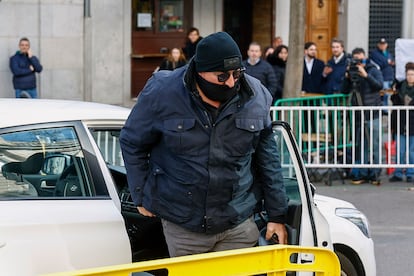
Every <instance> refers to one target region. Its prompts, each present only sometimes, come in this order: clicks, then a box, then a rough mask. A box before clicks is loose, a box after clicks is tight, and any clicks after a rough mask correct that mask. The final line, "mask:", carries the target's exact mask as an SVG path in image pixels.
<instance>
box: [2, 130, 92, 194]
mask: <svg viewBox="0 0 414 276" xmlns="http://www.w3.org/2000/svg"><path fill="white" fill-rule="evenodd" d="M0 167H1V175H0V200H5V199H23V198H31V197H36V198H39V197H59V198H66V197H88V196H92V195H93V194H94V193H93V187H92V181H91V179H90V177H88V175H89V174H88V169H87V164H86V162H85V158H84V155H83V152H82V148H81V145H80V143H79V139H78V137H77V135H76V132H75V130H74V129H73V128H72V127H56V128H43V129H32V130H25V131H18V132H12V133H5V134H0Z"/></svg>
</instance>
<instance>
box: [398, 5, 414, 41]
mask: <svg viewBox="0 0 414 276" xmlns="http://www.w3.org/2000/svg"><path fill="white" fill-rule="evenodd" d="M413 14H414V1H412V0H404V8H403V29H402V32H401V33H402V37H403V38H414V16H413Z"/></svg>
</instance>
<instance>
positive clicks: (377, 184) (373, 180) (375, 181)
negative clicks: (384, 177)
mask: <svg viewBox="0 0 414 276" xmlns="http://www.w3.org/2000/svg"><path fill="white" fill-rule="evenodd" d="M370 183H371V184H372V185H375V186H379V185H381V180H379V179H371V180H370Z"/></svg>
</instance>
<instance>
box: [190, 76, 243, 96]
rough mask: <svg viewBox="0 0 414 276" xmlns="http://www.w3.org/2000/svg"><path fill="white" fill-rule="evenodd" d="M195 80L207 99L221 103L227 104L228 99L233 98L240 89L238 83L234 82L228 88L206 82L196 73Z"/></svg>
mask: <svg viewBox="0 0 414 276" xmlns="http://www.w3.org/2000/svg"><path fill="white" fill-rule="evenodd" d="M196 79H197V83H198V85H199V86H200V89H201V91H203V93H204V95H206V97H207V98H209V99H210V100H213V101H218V102H221V103H224V102H227V101H228V100H229V99H231V98H233V96H234V95H236V94H237V92H238V91H239V87H240V85H239V81H236V82H235V84H234V86H233V87H232V88H230V87H228V86H227V85H225V84H224V85H223V84H215V83H211V82H209V81H206V80H205V79H203V77H201V76H200V75H199V74H197V73H196Z"/></svg>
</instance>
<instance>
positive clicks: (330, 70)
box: [323, 66, 333, 76]
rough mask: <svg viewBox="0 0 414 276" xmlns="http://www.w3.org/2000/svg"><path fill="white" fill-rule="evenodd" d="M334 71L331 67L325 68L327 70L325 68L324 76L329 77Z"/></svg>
mask: <svg viewBox="0 0 414 276" xmlns="http://www.w3.org/2000/svg"><path fill="white" fill-rule="evenodd" d="M332 71H333V69H332V67H331V66H325V68H323V75H324V76H327V75H329V74H330V73H332Z"/></svg>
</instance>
